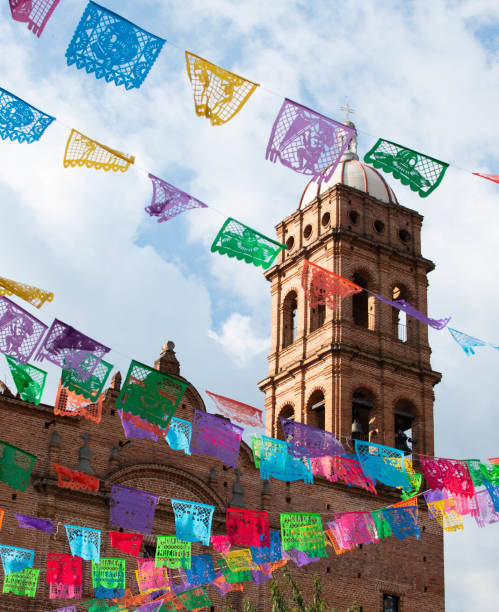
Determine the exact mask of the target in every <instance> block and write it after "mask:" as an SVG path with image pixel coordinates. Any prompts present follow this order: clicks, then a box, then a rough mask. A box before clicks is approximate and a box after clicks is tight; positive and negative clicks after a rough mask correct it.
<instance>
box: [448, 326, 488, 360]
mask: <svg viewBox="0 0 499 612" xmlns="http://www.w3.org/2000/svg"><path fill="white" fill-rule="evenodd" d="M447 329H448V330H449V333H450V335H451V336H452V337H453V338H454V340H455V341H456V342H457V343H458V344H459V346H460V347H461V348H462V349H463V351H464V352H465V353H466V355H467V356H468V357H469V356H470V355H474V354H475V350H474V349H475V348H476V347H477V346H490V347H491V348H495V349H499V347H498V346H494V345H493V344H490V343H489V342H485V341H484V340H480V339H479V338H474V337H473V336H468V334H465V333H464V332H461V331H458V330H457V329H452V327H448V328H447Z"/></svg>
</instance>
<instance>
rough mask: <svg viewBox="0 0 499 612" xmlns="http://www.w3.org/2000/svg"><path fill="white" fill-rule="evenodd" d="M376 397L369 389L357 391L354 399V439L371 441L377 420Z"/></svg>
mask: <svg viewBox="0 0 499 612" xmlns="http://www.w3.org/2000/svg"><path fill="white" fill-rule="evenodd" d="M375 408H376V404H375V401H374V395H373V394H372V393H371V392H370V391H368V390H367V389H357V390H356V391H354V393H353V398H352V438H354V439H357V440H364V441H366V442H368V441H369V439H370V436H369V433H370V431H371V430H372V424H373V422H374V418H375Z"/></svg>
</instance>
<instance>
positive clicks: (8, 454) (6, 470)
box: [0, 441, 37, 491]
mask: <svg viewBox="0 0 499 612" xmlns="http://www.w3.org/2000/svg"><path fill="white" fill-rule="evenodd" d="M36 459H37V458H36V457H35V455H32V454H31V453H28V452H26V451H24V450H22V449H20V448H17V447H16V446H12V445H11V444H8V443H7V442H2V441H0V480H1V481H2V482H5V483H6V484H8V485H9V487H12V488H13V489H17V490H18V491H26V487H27V486H28V483H29V477H30V476H31V470H32V469H33V466H34V465H35V461H36Z"/></svg>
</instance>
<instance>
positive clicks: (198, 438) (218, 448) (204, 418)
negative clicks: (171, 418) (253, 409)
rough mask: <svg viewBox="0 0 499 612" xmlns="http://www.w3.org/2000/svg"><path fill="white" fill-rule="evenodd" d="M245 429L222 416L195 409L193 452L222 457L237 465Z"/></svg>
mask: <svg viewBox="0 0 499 612" xmlns="http://www.w3.org/2000/svg"><path fill="white" fill-rule="evenodd" d="M243 431H244V429H243V428H242V427H239V426H238V425H234V424H233V423H231V422H230V421H227V420H225V419H224V418H222V417H219V416H216V415H214V414H210V413H208V412H203V411H202V410H198V409H197V408H196V409H195V410H194V419H193V421H192V439H191V447H190V450H191V453H194V454H197V455H208V456H209V457H214V458H215V459H220V460H221V461H223V462H224V463H225V464H226V465H229V466H231V467H234V468H235V467H236V465H237V460H238V458H239V449H240V446H241V440H242V435H243Z"/></svg>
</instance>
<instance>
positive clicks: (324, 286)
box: [301, 259, 362, 310]
mask: <svg viewBox="0 0 499 612" xmlns="http://www.w3.org/2000/svg"><path fill="white" fill-rule="evenodd" d="M301 286H302V287H303V290H304V291H305V296H306V298H307V300H308V303H309V304H310V308H317V306H321V305H325V306H327V307H328V308H329V309H330V310H336V309H337V308H339V306H340V304H341V301H342V300H343V299H345V298H346V297H350V296H351V295H354V294H355V293H359V292H360V291H362V287H360V286H359V285H356V284H355V283H352V281H349V280H348V279H346V278H343V276H339V275H338V274H335V273H334V272H330V271H329V270H326V268H322V267H321V266H318V265H317V264H314V263H312V262H311V261H308V260H307V259H305V262H304V265H303V272H302V276H301Z"/></svg>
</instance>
